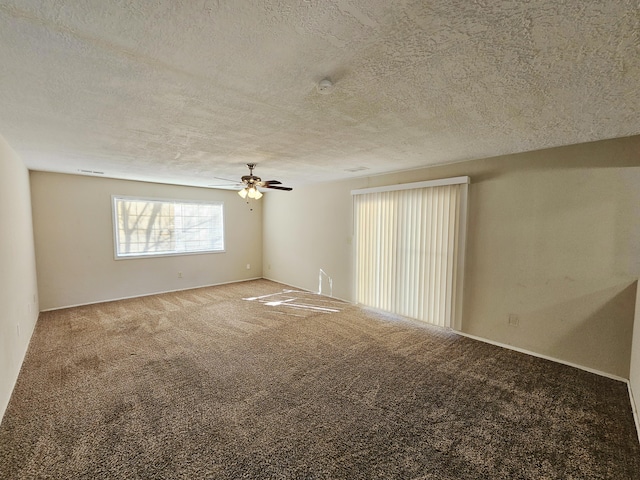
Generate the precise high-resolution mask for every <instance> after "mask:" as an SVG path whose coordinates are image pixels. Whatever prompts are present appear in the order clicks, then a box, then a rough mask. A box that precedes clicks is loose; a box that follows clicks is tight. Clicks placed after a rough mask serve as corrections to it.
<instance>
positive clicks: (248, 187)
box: [216, 163, 293, 200]
mask: <svg viewBox="0 0 640 480" xmlns="http://www.w3.org/2000/svg"><path fill="white" fill-rule="evenodd" d="M247 167H249V175H243V176H242V177H241V178H240V180H241V183H239V184H238V185H241V186H243V188H242V189H241V190H240V191H239V192H238V195H240V196H241V197H242V198H247V197H249V198H253V199H255V200H258V199H259V198H262V192H260V190H258V187H262V188H271V189H273V190H284V191H287V192H290V191H291V190H293V188H291V187H283V186H282V182H279V181H278V180H266V181H263V180H262V179H261V178H260V177H257V176H255V175H254V174H253V169H254V168H256V164H255V163H247ZM216 178H217V177H216ZM220 180H226V179H223V178H221V179H220Z"/></svg>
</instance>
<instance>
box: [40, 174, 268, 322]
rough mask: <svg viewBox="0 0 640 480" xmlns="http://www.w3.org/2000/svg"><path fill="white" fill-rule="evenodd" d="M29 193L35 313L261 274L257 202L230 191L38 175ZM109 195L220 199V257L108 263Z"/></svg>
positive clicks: (110, 247) (110, 257) (111, 252)
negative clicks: (37, 300)
mask: <svg viewBox="0 0 640 480" xmlns="http://www.w3.org/2000/svg"><path fill="white" fill-rule="evenodd" d="M31 190H32V199H33V200H32V201H33V222H34V232H35V245H36V260H37V266H38V287H39V292H40V306H41V309H42V310H46V309H53V308H60V307H65V306H71V305H79V304H86V303H92V302H100V301H105V300H113V299H117V298H125V297H132V296H139V295H147V294H152V293H157V292H163V291H170V290H179V289H186V288H195V287H199V286H204V285H212V284H218V283H225V282H233V281H240V280H246V279H249V278H256V277H261V276H262V203H261V202H251V203H250V204H247V203H246V201H244V200H242V199H241V198H240V197H239V196H238V195H237V194H236V193H235V192H232V191H226V190H213V189H205V188H191V187H181V186H175V185H162V184H154V183H144V182H133V181H125V180H115V179H108V178H98V177H87V176H78V175H63V174H54V173H45V172H31ZM113 194H116V195H131V196H136V195H139V196H143V197H152V198H169V199H185V200H222V201H224V203H225V228H226V232H225V242H226V245H225V247H226V252H224V253H213V254H198V255H181V256H169V257H157V258H138V259H127V260H114V250H113V222H112V213H111V195H113ZM247 264H250V265H251V269H249V270H247V268H246V265H247ZM179 272H182V278H179V277H178V273H179Z"/></svg>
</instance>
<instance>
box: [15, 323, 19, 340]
mask: <svg viewBox="0 0 640 480" xmlns="http://www.w3.org/2000/svg"><path fill="white" fill-rule="evenodd" d="M16 332H17V333H18V337H19V336H20V324H19V323H16Z"/></svg>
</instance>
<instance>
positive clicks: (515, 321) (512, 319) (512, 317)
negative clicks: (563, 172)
mask: <svg viewBox="0 0 640 480" xmlns="http://www.w3.org/2000/svg"><path fill="white" fill-rule="evenodd" d="M519 324H520V319H519V318H518V315H516V314H515V313H510V314H509V325H510V326H512V327H517V326H518V325H519Z"/></svg>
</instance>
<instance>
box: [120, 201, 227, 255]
mask: <svg viewBox="0 0 640 480" xmlns="http://www.w3.org/2000/svg"><path fill="white" fill-rule="evenodd" d="M119 200H124V201H136V202H155V203H163V204H173V205H175V204H187V205H215V206H219V207H221V210H222V225H221V227H222V248H220V249H208V250H193V251H189V250H185V251H171V252H146V253H139V252H136V253H120V252H119V248H118V246H119V241H120V239H119V223H120V222H119V218H118V207H117V205H118V201H119ZM225 217H226V215H225V208H224V202H223V201H217V200H216V201H213V200H183V199H174V198H156V197H139V196H127V195H111V218H112V221H113V254H114V259H115V260H128V259H136V258H156V257H175V256H182V255H201V254H210V253H224V252H225V251H226V250H225V245H226V221H225Z"/></svg>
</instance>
